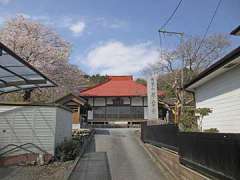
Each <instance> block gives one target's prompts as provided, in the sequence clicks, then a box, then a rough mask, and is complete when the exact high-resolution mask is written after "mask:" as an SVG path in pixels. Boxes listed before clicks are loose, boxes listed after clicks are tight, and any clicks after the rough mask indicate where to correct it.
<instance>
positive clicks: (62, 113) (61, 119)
mask: <svg viewBox="0 0 240 180" xmlns="http://www.w3.org/2000/svg"><path fill="white" fill-rule="evenodd" d="M71 138H72V113H71V112H69V111H67V110H65V109H62V108H57V120H56V134H55V146H57V145H59V144H60V143H62V142H63V141H64V140H70V139H71Z"/></svg>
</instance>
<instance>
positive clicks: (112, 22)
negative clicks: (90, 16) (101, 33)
mask: <svg viewBox="0 0 240 180" xmlns="http://www.w3.org/2000/svg"><path fill="white" fill-rule="evenodd" d="M95 21H96V24H98V25H99V26H103V27H104V28H110V29H126V28H127V27H128V23H127V22H126V21H123V20H120V19H106V18H104V17H99V18H96V19H95Z"/></svg>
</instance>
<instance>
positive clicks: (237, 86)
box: [195, 67, 240, 133]
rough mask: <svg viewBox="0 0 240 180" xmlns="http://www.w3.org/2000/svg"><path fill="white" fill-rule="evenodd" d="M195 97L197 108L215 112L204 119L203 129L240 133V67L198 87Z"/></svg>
mask: <svg viewBox="0 0 240 180" xmlns="http://www.w3.org/2000/svg"><path fill="white" fill-rule="evenodd" d="M195 97H196V106H197V108H199V107H202V108H204V107H205V108H211V109H212V111H213V112H212V113H211V114H210V115H209V116H206V117H205V118H204V119H203V129H209V128H217V129H218V130H220V132H229V133H231V132H232V133H240V67H236V68H234V69H231V70H229V71H227V72H225V73H224V74H221V75H219V76H217V77H216V78H214V79H212V80H210V81H208V82H207V83H205V84H203V85H202V86H200V87H198V88H197V89H196V92H195Z"/></svg>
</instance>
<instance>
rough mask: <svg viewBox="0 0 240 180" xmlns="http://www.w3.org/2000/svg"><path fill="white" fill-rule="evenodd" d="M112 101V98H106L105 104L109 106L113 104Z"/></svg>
mask: <svg viewBox="0 0 240 180" xmlns="http://www.w3.org/2000/svg"><path fill="white" fill-rule="evenodd" d="M113 99H114V98H113V97H108V98H107V104H110V105H111V104H113Z"/></svg>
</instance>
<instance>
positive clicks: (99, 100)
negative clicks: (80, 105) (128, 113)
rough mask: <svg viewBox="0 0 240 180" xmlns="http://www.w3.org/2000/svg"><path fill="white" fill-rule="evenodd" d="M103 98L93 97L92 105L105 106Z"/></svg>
mask: <svg viewBox="0 0 240 180" xmlns="http://www.w3.org/2000/svg"><path fill="white" fill-rule="evenodd" d="M105 105H106V104H105V98H94V106H105Z"/></svg>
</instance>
